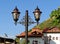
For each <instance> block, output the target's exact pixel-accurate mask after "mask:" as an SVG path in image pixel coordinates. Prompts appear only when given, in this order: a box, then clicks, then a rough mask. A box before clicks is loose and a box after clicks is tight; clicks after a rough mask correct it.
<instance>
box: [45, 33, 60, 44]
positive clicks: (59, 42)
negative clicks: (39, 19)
mask: <svg viewBox="0 0 60 44" xmlns="http://www.w3.org/2000/svg"><path fill="white" fill-rule="evenodd" d="M46 35H47V36H49V35H51V41H50V44H60V33H44V36H46ZM53 37H55V39H53ZM56 37H58V40H56Z"/></svg>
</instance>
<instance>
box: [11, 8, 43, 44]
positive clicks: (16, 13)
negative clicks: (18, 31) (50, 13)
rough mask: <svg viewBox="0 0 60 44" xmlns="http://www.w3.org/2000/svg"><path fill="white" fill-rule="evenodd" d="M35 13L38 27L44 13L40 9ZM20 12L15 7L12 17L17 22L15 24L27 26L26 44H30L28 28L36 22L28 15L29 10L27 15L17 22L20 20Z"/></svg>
mask: <svg viewBox="0 0 60 44" xmlns="http://www.w3.org/2000/svg"><path fill="white" fill-rule="evenodd" d="M33 13H34V17H35V20H36V21H37V25H38V21H39V20H40V14H41V13H42V12H41V11H40V9H39V8H38V7H37V8H36V9H35V11H34V12H33ZM19 14H20V12H19V10H18V8H17V7H15V9H14V10H13V12H12V16H13V19H14V21H15V24H17V23H20V24H22V25H24V26H25V42H26V44H28V26H29V25H31V24H34V23H36V22H34V21H33V20H32V19H31V18H30V17H29V15H28V10H26V13H25V16H24V17H23V18H22V19H21V21H20V22H17V21H18V19H19Z"/></svg>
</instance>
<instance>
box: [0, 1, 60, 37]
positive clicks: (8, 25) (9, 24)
mask: <svg viewBox="0 0 60 44" xmlns="http://www.w3.org/2000/svg"><path fill="white" fill-rule="evenodd" d="M15 6H17V7H18V9H19V11H20V12H21V14H20V17H19V21H20V20H21V19H22V18H23V16H25V11H26V10H28V11H29V16H30V17H31V18H32V19H33V20H34V21H35V19H34V14H33V13H32V12H33V11H34V10H35V8H36V7H37V6H38V7H39V8H40V10H41V11H42V14H41V17H40V21H39V22H40V23H41V22H43V21H44V20H46V19H48V18H49V15H50V13H51V11H52V10H54V9H57V8H58V7H59V6H60V0H0V36H1V35H2V36H4V33H6V34H7V35H8V36H13V37H15V36H16V35H17V34H20V33H21V32H23V31H25V27H24V26H23V25H21V24H17V26H15V25H14V21H13V18H12V14H11V12H12V11H13V9H14V8H15ZM35 25H36V24H32V25H31V26H29V29H31V28H33V27H34V26H35Z"/></svg>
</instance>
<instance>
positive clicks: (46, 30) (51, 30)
mask: <svg viewBox="0 0 60 44" xmlns="http://www.w3.org/2000/svg"><path fill="white" fill-rule="evenodd" d="M43 32H44V33H60V29H59V28H58V27H52V28H46V29H44V30H43Z"/></svg>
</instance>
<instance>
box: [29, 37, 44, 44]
mask: <svg viewBox="0 0 60 44" xmlns="http://www.w3.org/2000/svg"><path fill="white" fill-rule="evenodd" d="M28 40H29V44H32V43H33V40H37V41H38V44H44V40H42V39H41V38H35V37H34V38H28Z"/></svg>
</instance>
